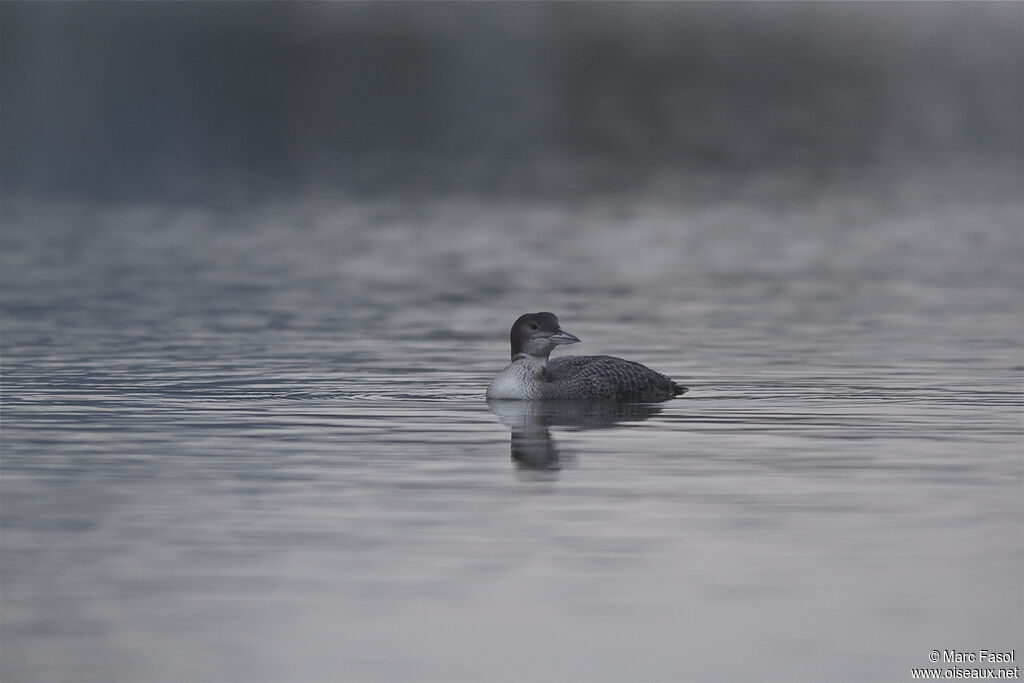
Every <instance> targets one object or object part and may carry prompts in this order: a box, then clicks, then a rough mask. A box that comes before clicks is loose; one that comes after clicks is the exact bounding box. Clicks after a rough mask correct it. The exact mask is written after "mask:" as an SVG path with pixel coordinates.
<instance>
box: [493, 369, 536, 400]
mask: <svg viewBox="0 0 1024 683" xmlns="http://www.w3.org/2000/svg"><path fill="white" fill-rule="evenodd" d="M537 372H538V368H536V367H533V366H532V364H527V363H523V362H522V361H516V362H514V363H512V364H511V365H509V366H508V367H507V368H505V369H504V370H502V371H501V372H499V373H498V375H497V376H496V377H495V378H494V381H492V382H491V386H489V387H488V388H487V398H497V399H514V400H519V401H528V400H531V399H537V398H540V386H539V383H538V379H537Z"/></svg>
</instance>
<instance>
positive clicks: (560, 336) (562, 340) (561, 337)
mask: <svg viewBox="0 0 1024 683" xmlns="http://www.w3.org/2000/svg"><path fill="white" fill-rule="evenodd" d="M548 339H550V340H551V343H552V344H575V343H576V342H578V341H579V340H580V338H579V337H577V336H576V335H575V334H569V333H568V332H566V331H565V330H563V329H559V330H558V332H555V333H554V334H553V335H551V336H550V337H548Z"/></svg>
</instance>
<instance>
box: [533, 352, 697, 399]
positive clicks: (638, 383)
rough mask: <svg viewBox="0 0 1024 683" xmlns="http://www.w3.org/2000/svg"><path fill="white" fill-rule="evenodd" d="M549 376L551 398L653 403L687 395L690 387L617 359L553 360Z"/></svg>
mask: <svg viewBox="0 0 1024 683" xmlns="http://www.w3.org/2000/svg"><path fill="white" fill-rule="evenodd" d="M547 375H548V382H549V383H550V385H551V394H550V395H549V398H559V399H578V398H580V397H586V398H588V399H592V400H605V401H628V402H634V403H652V402H655V401H665V400H668V399H670V398H672V397H674V396H678V395H680V394H682V393H683V392H685V391H686V387H681V386H679V385H678V384H676V383H675V382H673V381H672V380H671V379H669V378H668V377H666V376H665V375H663V374H661V373H660V372H655V371H654V370H651V369H650V368H649V367H647V366H646V365H641V364H640V363H636V362H634V361H631V360H626V359H624V358H616V357H614V356H562V357H561V358H552V359H551V360H549V361H548V367H547Z"/></svg>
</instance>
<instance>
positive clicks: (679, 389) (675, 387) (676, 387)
mask: <svg viewBox="0 0 1024 683" xmlns="http://www.w3.org/2000/svg"><path fill="white" fill-rule="evenodd" d="M687 391H689V388H687V387H684V386H683V385H682V384H676V383H675V382H672V392H673V395H674V396H679V395H680V394H685V393H686V392H687Z"/></svg>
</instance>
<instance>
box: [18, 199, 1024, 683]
mask: <svg viewBox="0 0 1024 683" xmlns="http://www.w3.org/2000/svg"><path fill="white" fill-rule="evenodd" d="M978 185H979V186H988V184H987V183H979V184H978ZM793 187H799V183H792V182H790V181H786V180H783V181H782V184H781V185H779V180H778V179H774V180H772V182H769V183H768V184H766V185H762V186H753V187H748V188H747V189H746V191H744V192H740V191H737V192H736V193H735V194H733V195H728V194H725V195H722V194H719V195H718V197H724V199H716V200H714V201H711V200H701V199H700V198H699V193H694V194H690V195H685V196H683V195H680V196H677V197H675V198H673V199H665V196H659V197H658V198H656V199H654V198H651V197H646V196H640V197H636V196H634V197H627V198H623V197H617V198H603V199H597V200H595V199H592V198H591V199H587V200H566V201H555V200H531V201H527V200H510V199H501V200H494V201H486V200H482V199H452V198H448V199H445V200H443V201H442V200H436V199H429V198H416V197H405V198H402V199H397V200H396V199H393V198H380V199H366V198H353V197H341V198H339V197H329V198H302V199H295V200H290V201H266V202H263V203H258V204H249V205H234V206H228V205H225V206H211V205H209V204H196V205H194V206H182V205H175V206H161V205H157V204H135V205H130V204H86V203H73V202H65V203H46V204H44V203H42V202H36V201H30V200H20V201H9V202H5V207H4V220H3V256H2V259H3V261H2V266H3V270H2V284H3V301H2V314H3V317H2V319H0V320H2V326H3V327H2V331H3V432H2V439H3V461H2V464H3V505H2V513H3V524H4V531H3V537H2V541H3V556H2V563H3V572H2V580H3V594H2V600H3V613H4V619H3V625H2V628H3V678H4V680H9V681H54V680H76V681H112V680H123V681H130V680H140V681H141V680H146V681H199V680H225V681H227V680H251V681H286V680H337V681H343V680H349V681H355V680H364V681H370V680H389V681H396V680H466V681H469V680H536V681H546V680H595V681H599V680H608V681H612V680H716V679H717V680H765V679H772V680H823V679H828V680H851V679H856V680H903V679H907V678H909V668H910V667H912V666H914V667H917V666H928V663H927V654H928V652H929V651H931V650H933V649H944V648H957V649H963V650H971V649H974V650H977V649H982V648H987V649H990V650H997V649H1000V648H1005V649H1009V648H1010V647H1014V646H1016V647H1018V651H1019V646H1020V643H1021V636H1022V634H1024V628H1022V621H1021V614H1022V607H1024V602H1022V590H1021V582H1020V571H1021V567H1022V564H1021V563H1022V535H1021V524H1022V521H1024V507H1022V503H1021V499H1022V498H1021V482H1022V479H1021V476H1022V471H1021V470H1022V468H1021V465H1022V463H1021V444H1022V435H1021V426H1022V424H1021V409H1022V391H1021V376H1022V357H1021V350H1020V349H1021V347H1020V339H1021V331H1022V324H1021V308H1020V304H1019V295H1020V292H1021V288H1022V285H1024V277H1022V275H1021V273H1022V272H1024V271H1022V270H1021V269H1020V263H1021V257H1022V255H1024V244H1022V237H1021V235H1022V233H1021V231H1020V216H1021V215H1022V212H1021V208H1022V207H1021V205H1020V202H1019V200H1018V199H1015V198H1013V194H1012V192H1007V191H1001V190H1000V189H999V188H1000V187H1001V186H1000V185H999V184H998V183H995V184H992V185H991V188H994V189H992V190H991V192H987V191H986V192H976V193H974V194H969V193H968V194H969V196H965V195H964V193H963V191H962V190H963V185H958V184H954V185H945V184H939V185H932V184H929V183H923V182H922V183H921V184H919V185H914V186H909V189H908V186H907V185H905V184H904V185H900V188H902V189H896V188H895V187H894V186H892V185H889V184H887V183H879V184H878V185H877V186H872V187H870V188H867V189H865V188H863V187H853V188H837V187H831V188H825V189H821V188H811V189H810V190H808V191H807V192H806V193H803V192H796V193H794V191H793ZM949 187H956V188H958V189H959V191H960V193H959V194H956V196H951V195H950V193H949V192H948V191H947V190H948V188H949ZM780 196H781V197H784V198H785V201H783V200H780V199H779V197H780ZM537 310H551V311H554V312H556V313H557V314H558V315H559V316H560V318H561V320H562V323H563V325H564V326H565V328H566V329H568V330H570V331H572V332H573V333H575V334H577V335H578V336H579V337H581V339H582V340H583V343H582V344H580V345H578V346H574V347H573V349H571V352H576V353H609V354H614V355H623V356H628V357H630V358H633V359H636V360H639V361H642V362H644V363H646V364H648V365H650V366H651V367H654V368H655V369H658V370H660V371H662V372H664V373H666V374H668V375H670V376H672V377H674V378H676V379H677V380H679V381H681V382H682V383H684V384H686V385H688V386H689V387H690V392H689V393H688V394H686V395H685V396H684V397H681V398H679V399H676V400H673V401H670V402H667V403H663V404H659V405H655V406H631V407H624V408H621V407H620V408H614V407H606V408H602V407H587V406H575V405H571V404H570V405H567V406H557V405H555V406H551V405H548V406H543V405H535V406H522V405H508V404H502V402H498V403H497V404H495V403H492V404H491V405H489V404H488V403H487V402H485V401H484V399H483V392H484V389H485V387H486V384H487V382H488V381H489V378H490V376H491V375H492V374H493V373H495V372H496V371H497V370H498V369H500V367H502V365H503V364H504V363H505V362H506V357H507V337H506V335H507V330H508V327H509V326H510V324H511V322H512V320H514V319H515V317H516V316H518V315H519V314H520V313H523V312H527V311H537ZM565 352H566V351H565V350H564V349H560V350H558V351H556V353H565Z"/></svg>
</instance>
